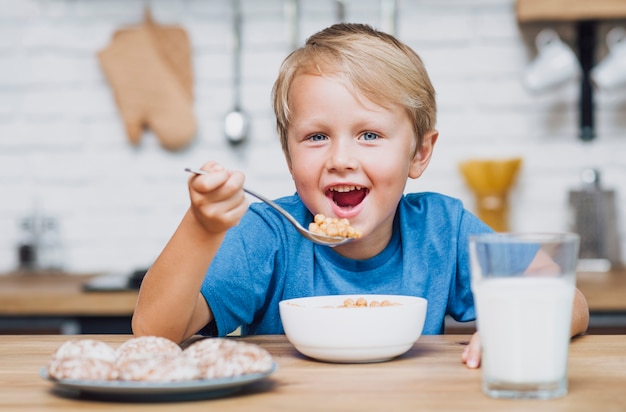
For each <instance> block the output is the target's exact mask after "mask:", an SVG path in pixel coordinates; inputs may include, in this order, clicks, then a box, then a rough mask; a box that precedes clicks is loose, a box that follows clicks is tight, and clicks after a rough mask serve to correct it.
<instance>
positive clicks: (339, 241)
mask: <svg viewBox="0 0 626 412" xmlns="http://www.w3.org/2000/svg"><path fill="white" fill-rule="evenodd" d="M185 171H186V172H189V173H194V174H197V175H208V174H209V172H206V171H204V170H201V169H193V168H190V167H187V168H185ZM243 191H244V192H246V193H248V194H249V195H251V196H254V197H256V198H257V199H259V200H261V201H263V202H265V203H267V204H268V205H270V206H271V207H273V208H274V209H276V211H277V212H278V213H280V214H281V215H283V216H284V217H285V218H286V219H287V220H288V221H289V223H291V224H292V225H293V226H294V227H295V228H296V230H297V231H298V232H300V234H301V235H302V236H304V237H305V238H306V239H309V240H310V241H311V242H313V243H317V244H318V245H324V246H330V247H335V246H339V245H343V244H345V243H348V242H351V241H353V240H354V238H345V237H341V236H326V235H321V234H319V233H314V232H311V231H310V230H308V229H305V228H304V227H303V226H302V225H301V224H300V223H299V222H298V221H297V220H296V219H295V218H294V217H293V216H292V215H291V214H289V212H287V211H286V210H285V209H283V208H282V207H280V206H279V205H277V204H276V203H274V202H273V201H272V200H270V199H268V198H266V197H265V196H263V195H260V194H258V193H256V192H254V191H252V190H250V189H246V188H245V187H244V188H243Z"/></svg>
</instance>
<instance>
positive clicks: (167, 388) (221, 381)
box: [39, 362, 278, 401]
mask: <svg viewBox="0 0 626 412" xmlns="http://www.w3.org/2000/svg"><path fill="white" fill-rule="evenodd" d="M276 369H278V365H277V364H276V362H272V367H271V369H270V370H268V371H267V372H263V373H251V374H246V375H241V376H235V377H232V378H216V379H198V380H192V381H181V382H134V381H97V380H82V379H54V378H52V377H50V375H48V370H47V368H42V369H41V371H40V373H39V374H40V376H41V377H42V378H43V379H46V380H48V381H50V382H52V383H54V384H55V386H56V387H57V388H62V389H67V390H73V391H79V392H81V393H84V394H87V395H92V396H96V397H100V398H103V397H104V398H106V399H110V400H119V399H134V400H145V401H155V400H166V399H167V400H170V399H175V400H181V399H198V398H214V397H218V396H224V395H227V394H230V393H232V392H235V391H237V390H239V389H241V388H242V387H243V386H245V385H248V384H250V383H252V382H256V381H258V380H261V379H263V378H266V377H267V376H269V375H271V374H272V373H274V372H275V371H276Z"/></svg>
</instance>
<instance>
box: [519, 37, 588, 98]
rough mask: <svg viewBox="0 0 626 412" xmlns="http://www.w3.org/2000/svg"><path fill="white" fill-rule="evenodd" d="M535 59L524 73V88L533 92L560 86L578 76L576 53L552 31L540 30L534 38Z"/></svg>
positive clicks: (578, 67)
mask: <svg viewBox="0 0 626 412" xmlns="http://www.w3.org/2000/svg"><path fill="white" fill-rule="evenodd" d="M535 45H536V46H537V57H536V58H535V59H534V60H533V61H532V62H531V63H530V64H529V65H528V67H527V68H526V71H525V73H524V83H525V85H526V87H528V88H529V89H530V90H532V91H535V92H540V91H544V90H547V89H550V88H552V87H556V86H560V85H562V84H564V83H567V82H568V81H570V80H573V79H576V78H578V77H579V76H580V63H579V61H578V57H577V56H576V53H574V51H573V50H572V49H571V48H570V47H569V46H568V45H567V44H566V43H565V42H563V41H562V40H561V38H560V37H559V35H558V33H557V32H556V31H554V30H552V29H544V30H541V31H540V32H539V33H538V34H537V37H536V38H535Z"/></svg>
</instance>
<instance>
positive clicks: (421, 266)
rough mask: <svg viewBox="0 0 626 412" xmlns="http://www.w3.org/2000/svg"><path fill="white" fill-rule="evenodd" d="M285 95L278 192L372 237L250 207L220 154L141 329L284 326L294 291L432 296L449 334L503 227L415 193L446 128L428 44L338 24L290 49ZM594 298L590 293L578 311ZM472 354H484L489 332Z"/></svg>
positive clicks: (434, 314) (471, 359)
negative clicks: (332, 233)
mask: <svg viewBox="0 0 626 412" xmlns="http://www.w3.org/2000/svg"><path fill="white" fill-rule="evenodd" d="M273 99H274V112H275V114H276V118H277V126H278V132H279V135H280V140H281V144H282V148H283V151H284V154H285V157H286V160H287V165H288V167H289V171H290V173H291V175H292V178H293V180H294V183H295V187H296V190H297V194H295V195H293V196H288V197H285V198H282V199H279V200H278V203H279V204H280V205H281V206H282V207H283V208H285V209H286V210H287V211H289V212H291V213H292V214H293V215H294V216H295V217H296V219H298V220H299V221H300V222H301V223H302V224H305V225H306V224H307V223H308V222H311V221H312V220H313V216H314V215H315V214H318V213H321V214H323V215H326V216H331V217H338V218H347V219H348V220H349V221H350V223H351V225H352V226H354V227H356V228H358V229H359V230H361V231H362V234H363V235H362V237H360V238H359V239H356V240H354V241H352V242H349V243H347V244H344V245H341V246H338V247H336V248H332V249H331V248H328V247H325V246H319V245H315V244H313V243H311V242H310V241H308V240H306V239H303V238H302V237H301V236H300V235H299V234H298V233H297V232H296V231H295V229H294V228H293V227H291V225H290V224H289V223H288V222H287V221H286V220H285V219H284V218H283V217H281V216H280V215H278V214H277V213H276V212H275V211H274V210H272V209H270V208H268V206H267V205H265V204H260V203H254V204H252V205H250V206H249V207H248V204H247V202H246V200H245V196H244V192H243V190H242V188H243V181H244V177H243V175H242V174H241V173H239V172H231V171H227V170H224V168H223V167H221V166H220V165H218V164H216V163H213V162H210V163H207V164H205V165H204V166H203V167H202V168H203V169H204V170H206V171H208V172H210V173H209V174H208V175H200V176H192V177H190V179H189V192H190V198H191V207H190V208H189V210H188V211H187V213H186V214H185V216H184V217H183V219H182V221H181V223H180V226H179V227H178V229H177V230H176V232H175V233H174V235H173V237H172V238H171V240H170V241H169V242H168V244H167V246H166V247H165V249H164V250H163V252H162V253H161V255H160V256H159V257H158V259H157V260H156V262H155V263H154V265H153V266H152V267H151V268H150V270H149V272H148V273H147V275H146V277H145V278H144V281H143V284H142V286H141V290H140V295H139V299H138V302H137V307H136V310H135V315H134V317H133V331H134V333H135V334H136V335H148V334H152V335H160V336H165V337H168V338H170V339H172V340H174V341H178V342H180V341H182V340H184V339H186V338H188V337H190V336H191V335H193V334H195V333H197V332H198V331H202V332H203V333H207V334H211V335H218V336H223V335H226V334H228V333H230V332H231V331H233V330H234V329H236V328H237V327H238V326H241V330H242V333H243V334H276V333H283V329H282V325H281V322H280V316H279V312H278V302H279V301H280V300H283V299H288V298H293V297H301V296H311V295H327V294H348V293H350V294H358V293H381V294H408V295H416V296H422V297H424V298H426V299H427V300H428V312H427V317H426V323H425V325H424V332H423V333H425V334H438V333H442V332H443V330H444V317H445V316H446V315H450V316H452V317H453V318H454V319H456V320H458V321H469V320H472V319H474V302H473V298H472V293H471V290H470V276H469V262H468V236H469V235H470V234H472V233H480V232H487V231H490V230H491V229H489V228H488V227H487V226H486V225H485V224H483V223H482V222H480V221H479V220H478V219H477V218H476V217H475V216H473V215H472V214H470V213H469V212H467V211H466V210H464V209H463V206H462V205H461V203H460V202H459V201H457V200H455V199H451V198H449V197H446V196H443V195H439V194H434V193H419V194H408V195H404V194H403V192H404V188H405V185H406V181H407V178H412V179H417V178H419V177H420V176H421V175H422V173H423V172H424V170H425V169H426V167H427V166H428V163H429V162H430V159H431V156H432V153H433V148H434V146H435V143H436V142H437V138H438V132H437V130H435V117H436V104H435V91H434V89H433V87H432V85H431V83H430V80H429V78H428V74H427V73H426V70H425V68H424V66H423V64H422V62H421V60H420V58H419V57H418V56H417V55H416V54H415V52H413V51H412V50H411V49H410V48H409V47H407V46H406V45H404V44H403V43H401V42H399V41H398V40H397V39H395V38H394V37H392V36H390V35H387V34H385V33H382V32H379V31H376V30H374V29H372V28H371V27H369V26H366V25H359V24H343V23H342V24H337V25H334V26H332V27H329V28H328V29H325V30H323V31H321V32H319V33H317V34H316V35H314V36H312V37H311V38H309V39H308V41H307V43H306V45H305V46H304V47H303V48H301V49H298V50H296V51H294V52H293V53H291V54H290V55H289V56H288V57H287V58H286V59H285V61H284V62H283V65H282V66H281V69H280V73H279V76H278V79H277V81H276V83H275V85H274V90H273ZM207 268H208V270H207ZM582 302H583V303H584V299H583V300H582ZM585 310H586V306H585V305H582V306H581V304H580V302H579V304H578V305H577V312H576V313H583V314H584V312H585ZM581 317H582V318H584V315H581ZM574 327H575V329H576V330H575V332H576V333H578V332H582V331H584V330H585V328H586V323H585V322H584V321H582V322H579V323H576V324H575V325H574V324H573V330H574ZM463 360H464V361H465V362H466V363H467V365H468V366H469V367H477V366H478V363H479V360H480V346H479V343H478V338H477V335H476V337H475V338H474V339H473V340H472V344H471V345H470V346H469V349H468V350H467V351H466V353H465V354H464V355H463Z"/></svg>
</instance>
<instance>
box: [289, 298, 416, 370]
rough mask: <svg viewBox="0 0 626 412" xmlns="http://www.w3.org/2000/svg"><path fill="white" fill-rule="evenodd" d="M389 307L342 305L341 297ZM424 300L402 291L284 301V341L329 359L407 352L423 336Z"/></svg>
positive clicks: (354, 359)
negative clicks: (285, 339)
mask: <svg viewBox="0 0 626 412" xmlns="http://www.w3.org/2000/svg"><path fill="white" fill-rule="evenodd" d="M358 298H364V299H366V300H367V302H368V303H370V302H372V301H374V300H376V301H378V302H382V301H384V300H388V301H389V302H392V303H397V305H393V306H382V307H367V308H342V307H340V306H342V305H343V304H344V301H345V300H346V299H353V300H354V301H356V300H357V299H358ZM426 307H427V301H426V299H424V298H419V297H414V296H401V295H366V294H362V295H335V296H314V297H308V298H296V299H288V300H283V301H281V302H280V304H279V309H280V317H281V320H282V322H283V327H284V329H285V334H286V335H287V339H289V341H290V342H291V343H292V344H293V345H294V346H295V347H296V349H297V350H298V351H299V352H300V353H302V354H304V355H306V356H309V357H311V358H315V359H318V360H323V361H328V362H339V363H364V362H382V361H386V360H389V359H392V358H394V357H396V356H399V355H402V354H403V353H405V352H406V351H408V350H409V349H410V348H411V347H412V346H413V344H414V343H415V342H416V341H417V339H418V338H419V337H420V335H421V334H422V329H423V327H424V320H425V318H426Z"/></svg>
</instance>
